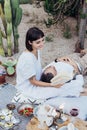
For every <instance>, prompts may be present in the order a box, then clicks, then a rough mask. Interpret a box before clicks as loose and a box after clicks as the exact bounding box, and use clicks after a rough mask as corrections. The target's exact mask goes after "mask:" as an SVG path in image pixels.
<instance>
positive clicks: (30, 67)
mask: <svg viewBox="0 0 87 130" xmlns="http://www.w3.org/2000/svg"><path fill="white" fill-rule="evenodd" d="M41 73H42V68H41V62H40V52H39V51H38V59H37V58H36V57H35V55H34V54H33V53H31V52H26V51H25V52H23V53H22V54H21V56H20V57H19V60H18V63H17V67H16V74H17V79H16V82H17V85H16V88H17V89H18V90H20V91H21V92H24V91H28V90H29V89H30V88H32V87H33V85H32V84H31V83H30V81H29V78H31V77H32V76H34V75H35V76H36V79H37V80H40V76H41Z"/></svg>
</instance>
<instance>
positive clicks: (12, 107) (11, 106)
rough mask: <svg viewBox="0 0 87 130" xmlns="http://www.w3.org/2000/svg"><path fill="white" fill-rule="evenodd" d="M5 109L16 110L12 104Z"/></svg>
mask: <svg viewBox="0 0 87 130" xmlns="http://www.w3.org/2000/svg"><path fill="white" fill-rule="evenodd" d="M7 108H8V109H9V110H14V109H15V108H16V106H15V105H14V104H13V103H11V104H7Z"/></svg>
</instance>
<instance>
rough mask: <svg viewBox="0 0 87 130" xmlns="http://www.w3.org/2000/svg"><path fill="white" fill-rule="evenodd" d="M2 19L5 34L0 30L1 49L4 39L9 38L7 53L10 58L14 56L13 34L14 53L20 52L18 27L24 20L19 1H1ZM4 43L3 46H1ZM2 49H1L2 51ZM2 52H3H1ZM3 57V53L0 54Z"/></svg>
mask: <svg viewBox="0 0 87 130" xmlns="http://www.w3.org/2000/svg"><path fill="white" fill-rule="evenodd" d="M0 17H1V19H2V23H3V26H4V29H5V34H6V35H5V34H4V33H2V31H1V28H0V47H1V48H2V47H3V40H2V37H5V38H7V51H8V56H11V55H12V47H13V45H12V41H11V36H12V32H13V38H14V53H17V52H18V51H19V49H18V38H19V34H18V25H19V24H20V22H21V19H22V9H21V8H20V7H19V0H0ZM1 43H2V44H1ZM1 48H0V49H1ZM0 52H2V51H1V50H0ZM0 54H1V55H2V53H0Z"/></svg>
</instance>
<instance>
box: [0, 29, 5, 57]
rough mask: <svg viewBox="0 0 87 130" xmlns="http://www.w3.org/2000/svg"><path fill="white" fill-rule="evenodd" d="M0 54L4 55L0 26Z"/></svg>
mask: <svg viewBox="0 0 87 130" xmlns="http://www.w3.org/2000/svg"><path fill="white" fill-rule="evenodd" d="M0 55H2V56H5V53H4V48H3V41H2V31H1V28H0Z"/></svg>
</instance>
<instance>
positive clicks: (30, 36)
mask: <svg viewBox="0 0 87 130" xmlns="http://www.w3.org/2000/svg"><path fill="white" fill-rule="evenodd" d="M42 37H44V33H43V32H42V31H41V30H40V29H39V28H37V27H32V28H30V29H29V30H28V31H27V33H26V40H25V45H26V48H27V49H28V50H29V51H32V50H33V48H32V45H31V44H29V41H30V42H31V43H32V42H33V41H35V40H38V39H40V38H42Z"/></svg>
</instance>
